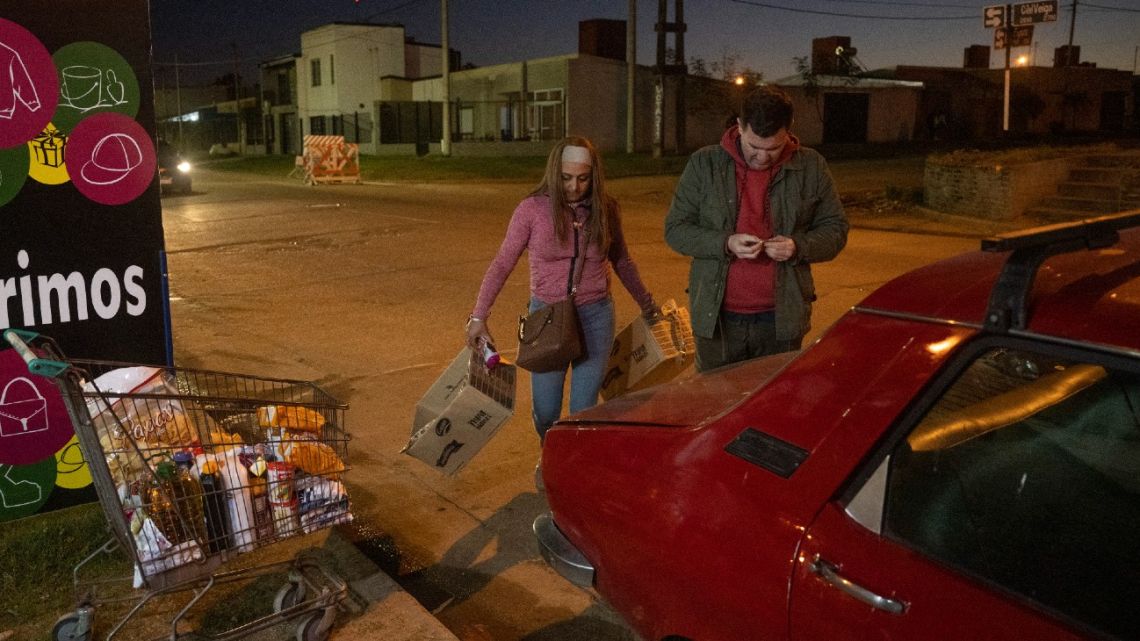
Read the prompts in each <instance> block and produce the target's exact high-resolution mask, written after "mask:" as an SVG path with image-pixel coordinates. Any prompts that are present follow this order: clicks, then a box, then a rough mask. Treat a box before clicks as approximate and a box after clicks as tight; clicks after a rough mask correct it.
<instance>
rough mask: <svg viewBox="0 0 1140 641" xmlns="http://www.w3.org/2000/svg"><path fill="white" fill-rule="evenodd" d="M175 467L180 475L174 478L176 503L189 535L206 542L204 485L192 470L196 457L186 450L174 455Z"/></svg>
mask: <svg viewBox="0 0 1140 641" xmlns="http://www.w3.org/2000/svg"><path fill="white" fill-rule="evenodd" d="M174 465H175V466H177V468H178V474H177V475H176V476H175V477H174V481H173V483H172V484H173V486H174V503H175V508H177V510H178V514H180V515H181V516H182V519H183V522H184V523H185V527H186V528H187V529H188V532H187V534H189V535H191V536H192V537H193V538H195V539H197V540H198V541H199V542H200V543H205V542H206V540H207V539H206V516H205V511H204V510H203V507H202V484H201V483H199V482H198V479H196V478H194V475H193V474H191V473H190V469H191V468H192V467H193V466H194V455H193V454H191V453H190V452H188V451H186V450H182V451H179V452H175V453H174Z"/></svg>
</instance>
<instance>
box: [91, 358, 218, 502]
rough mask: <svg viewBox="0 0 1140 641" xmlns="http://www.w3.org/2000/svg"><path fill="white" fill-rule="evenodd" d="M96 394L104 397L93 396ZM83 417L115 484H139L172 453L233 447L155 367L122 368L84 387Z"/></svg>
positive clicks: (163, 371)
mask: <svg viewBox="0 0 1140 641" xmlns="http://www.w3.org/2000/svg"><path fill="white" fill-rule="evenodd" d="M96 389H98V390H99V391H100V392H102V394H103V395H104V396H103V397H100V396H98V395H96V394H95V390H96ZM84 392H85V393H86V394H88V395H89V396H88V398H87V411H88V413H89V415H90V416H91V421H92V424H93V426H94V428H95V433H96V434H98V436H99V444H100V446H101V448H102V450H103V453H104V455H105V456H106V458H107V465H108V467H109V468H110V470H111V475H112V478H113V479H114V480H115V482H116V484H120V483H130V482H131V481H135V480H138V479H141V478H143V477H144V476H145V474H146V472H147V468H148V465H151V464H153V463H154V462H155V461H158V460H161V459H162V458H166V457H168V456H169V454H170V453H171V452H173V451H177V450H181V449H196V448H198V447H201V446H202V445H204V444H205V445H210V446H212V445H214V444H215V443H216V444H221V445H227V444H231V443H232V440H233V439H232V438H231V437H230V435H229V434H226V433H223V432H219V431H218V430H217V429H215V428H214V427H213V423H212V421H211V420H210V418H209V416H208V415H206V414H205V413H204V412H202V411H200V410H199V411H197V412H192V410H193V406H191V407H190V408H188V407H187V405H186V404H185V402H184V401H183V400H182V399H181V398H180V397H179V395H178V390H177V388H176V387H175V385H174V381H173V380H172V377H171V374H170V373H169V372H167V371H166V370H163V369H160V368H156V367H145V366H137V367H123V368H119V369H115V370H111V371H109V372H106V373H104V374H102V375H101V376H99V377H98V378H96V379H95V381H94V384H92V383H87V384H86V385H85V386H84Z"/></svg>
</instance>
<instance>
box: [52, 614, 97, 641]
mask: <svg viewBox="0 0 1140 641" xmlns="http://www.w3.org/2000/svg"><path fill="white" fill-rule="evenodd" d="M51 638H52V639H54V640H55V641H90V639H91V627H90V625H85V624H84V621H83V620H82V618H81V617H80V616H79V615H78V614H75V613H72V614H68V615H64V616H63V617H60V619H59V620H58V621H56V622H55V627H53V628H52V629H51Z"/></svg>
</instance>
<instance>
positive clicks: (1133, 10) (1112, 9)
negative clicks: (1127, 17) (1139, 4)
mask: <svg viewBox="0 0 1140 641" xmlns="http://www.w3.org/2000/svg"><path fill="white" fill-rule="evenodd" d="M1085 7H1092V8H1094V9H1100V10H1101V11H1125V12H1128V13H1140V9H1129V8H1127V7H1109V6H1107V5H1102V4H1090V3H1088V2H1086V3H1084V4H1082V5H1081V8H1085Z"/></svg>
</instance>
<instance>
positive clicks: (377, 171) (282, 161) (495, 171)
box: [200, 154, 688, 184]
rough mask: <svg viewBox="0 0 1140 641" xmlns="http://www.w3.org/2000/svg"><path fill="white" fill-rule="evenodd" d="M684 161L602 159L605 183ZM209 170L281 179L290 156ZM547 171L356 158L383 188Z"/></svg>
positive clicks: (510, 178) (537, 160)
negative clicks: (400, 183) (386, 186)
mask: <svg viewBox="0 0 1140 641" xmlns="http://www.w3.org/2000/svg"><path fill="white" fill-rule="evenodd" d="M687 160H688V157H687V156H666V157H664V158H653V157H652V156H650V155H648V154H607V155H604V156H603V157H602V162H603V163H604V166H605V168H606V176H607V177H609V178H622V177H628V176H653V175H658V174H666V175H673V174H679V173H680V172H681V170H682V169H683V168H684V166H685V162H686V161H687ZM200 164H201V165H202V166H205V167H209V168H210V169H211V170H217V171H231V172H241V173H250V174H257V175H262V176H270V177H275V178H283V177H285V176H288V175H289V172H291V171H292V170H293V167H294V165H293V158H292V157H291V156H246V157H242V158H226V159H218V160H208V161H204V162H202V163H200ZM545 167H546V157H545V156H488V157H478V158H476V157H458V156H453V157H451V158H445V157H443V156H439V155H427V156H423V157H415V156H369V155H361V157H360V175H361V177H362V178H363V179H364V180H368V181H388V182H487V181H503V182H526V183H534V184H538V181H539V180H540V179H541V178H542V172H543V170H544V169H545Z"/></svg>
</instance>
